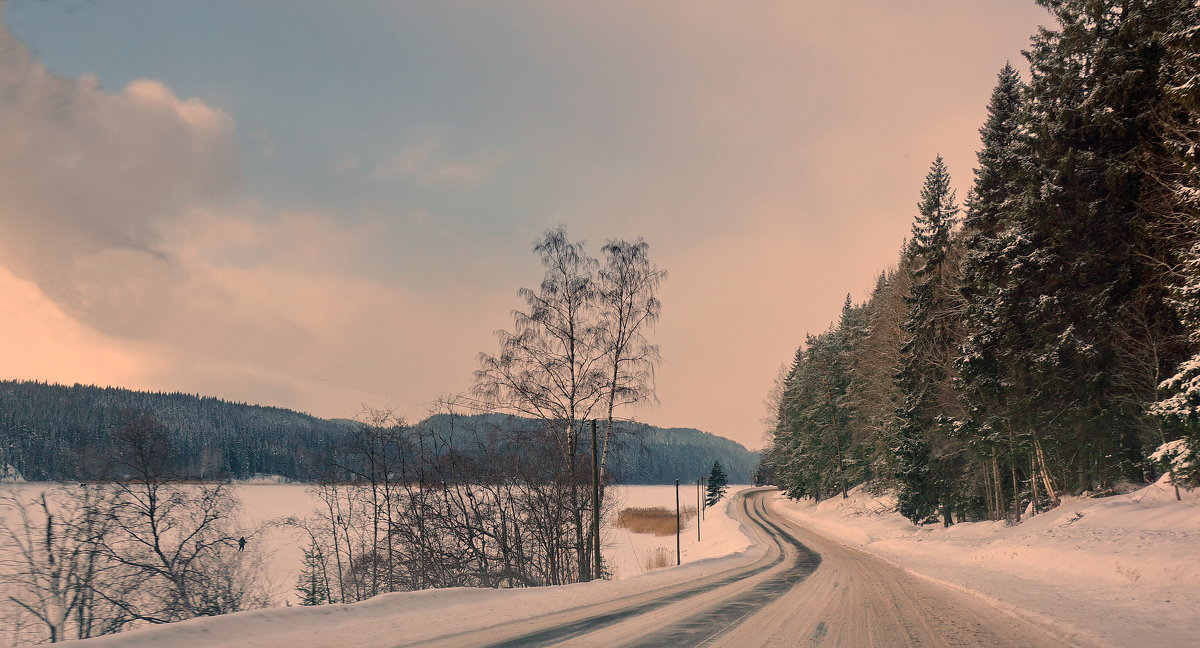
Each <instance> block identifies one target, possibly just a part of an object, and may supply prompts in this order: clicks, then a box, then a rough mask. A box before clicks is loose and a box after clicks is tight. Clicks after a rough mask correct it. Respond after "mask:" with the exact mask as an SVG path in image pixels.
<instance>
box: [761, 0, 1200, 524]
mask: <svg viewBox="0 0 1200 648" xmlns="http://www.w3.org/2000/svg"><path fill="white" fill-rule="evenodd" d="M1038 4H1039V5H1041V6H1043V7H1044V8H1046V9H1047V10H1048V11H1049V12H1050V14H1051V16H1052V19H1053V20H1052V21H1049V24H1050V26H1049V27H1043V28H1041V29H1040V30H1039V31H1038V33H1037V34H1035V35H1034V36H1033V37H1032V40H1031V42H1030V45H1029V48H1028V50H1026V51H1025V52H1023V54H1024V56H1025V58H1026V59H1027V61H1028V64H1029V74H1028V78H1027V79H1024V78H1022V74H1020V73H1019V72H1018V71H1017V70H1016V69H1014V67H1012V66H1011V65H1005V67H1004V68H1003V69H1002V70H1001V71H1000V73H999V75H998V80H997V83H996V86H995V89H994V91H993V93H992V96H991V100H990V102H989V104H988V108H987V110H988V112H987V118H986V121H985V122H984V124H983V126H982V127H981V128H980V134H981V135H982V145H981V148H980V149H979V151H978V153H977V158H978V163H977V166H976V168H975V169H974V178H973V182H972V183H971V185H970V190H969V191H968V192H967V195H966V196H965V197H959V196H956V194H955V192H954V191H953V190H952V188H951V172H952V171H954V172H955V173H962V171H959V170H951V169H948V168H947V167H946V165H945V164H944V163H943V161H942V159H941V158H940V157H938V158H937V159H935V160H934V162H933V164H932V166H931V168H930V171H929V173H928V175H927V177H926V179H925V183H924V186H923V187H921V188H920V191H919V203H918V204H917V208H916V214H915V220H914V222H913V226H912V234H911V236H910V238H909V239H908V240H907V241H906V242H905V243H904V244H903V245H902V246H901V250H900V254H899V259H898V260H897V261H896V262H895V264H894V265H893V266H892V267H890V268H889V269H887V270H886V271H884V272H883V273H882V274H880V275H879V277H878V280H877V282H876V284H875V287H874V289H873V290H872V292H871V293H870V295H869V297H868V298H867V299H866V300H865V301H864V302H862V303H854V302H853V301H852V300H851V299H850V297H849V296H847V299H846V302H845V305H844V307H843V309H842V312H841V315H840V318H839V319H838V320H837V321H836V322H834V324H833V325H832V326H831V327H830V328H829V329H828V330H826V331H824V332H821V333H818V334H813V335H808V336H807V338H806V339H805V340H804V343H803V345H802V346H801V347H800V349H799V350H798V351H797V352H796V354H795V357H794V359H793V360H792V363H791V365H790V367H789V368H788V369H787V371H786V375H784V376H782V377H781V384H780V385H778V389H777V393H776V394H775V395H774V396H773V397H772V398H773V403H772V406H773V408H774V411H775V412H777V415H778V418H777V421H775V423H774V427H773V430H772V435H773V436H772V441H771V444H770V447H769V449H768V451H767V456H766V459H765V462H764V471H765V473H766V474H767V476H768V478H769V479H770V480H772V481H773V482H774V483H776V484H778V485H779V486H780V487H782V488H783V489H784V490H786V492H787V493H788V494H789V495H790V496H792V497H813V498H826V497H830V496H834V495H844V494H845V493H846V491H847V490H848V489H849V488H851V487H853V486H855V485H858V484H863V483H867V484H870V485H871V486H873V487H876V488H880V489H883V488H888V489H891V490H892V491H893V492H894V493H895V494H896V508H897V510H898V511H899V512H900V513H902V514H903V515H904V516H906V517H907V518H908V519H910V520H912V521H913V522H915V523H925V522H930V521H934V520H939V519H940V520H941V521H942V522H943V523H945V524H947V525H948V524H951V523H953V522H954V521H956V520H975V519H1009V520H1012V521H1018V520H1020V519H1021V517H1022V515H1024V514H1026V513H1027V512H1030V511H1032V512H1037V511H1039V510H1043V509H1045V508H1047V507H1050V506H1053V505H1055V504H1056V503H1057V502H1058V500H1059V498H1060V497H1061V496H1063V495H1064V494H1081V493H1092V494H1103V493H1105V492H1112V490H1113V489H1114V488H1117V487H1118V486H1119V485H1120V484H1122V483H1128V482H1134V483H1142V482H1146V481H1150V480H1153V479H1155V478H1157V477H1159V476H1161V475H1162V474H1163V473H1165V472H1168V471H1170V472H1172V473H1173V474H1172V477H1173V481H1174V482H1175V483H1177V484H1193V485H1194V484H1196V483H1197V481H1198V480H1200V462H1197V461H1195V460H1193V459H1191V458H1192V457H1197V456H1200V454H1197V453H1200V428H1198V427H1197V426H1198V424H1200V8H1198V7H1197V5H1196V3H1195V2H1194V1H1193V0H1156V1H1140V2H1097V1H1095V0H1038ZM916 189H917V188H916V187H914V194H917V191H916ZM960 198H961V199H960ZM1160 448H1161V450H1160Z"/></svg>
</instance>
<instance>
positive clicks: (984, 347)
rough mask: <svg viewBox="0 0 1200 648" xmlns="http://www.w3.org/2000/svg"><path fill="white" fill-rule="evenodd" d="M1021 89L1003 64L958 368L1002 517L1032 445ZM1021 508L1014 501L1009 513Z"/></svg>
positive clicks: (968, 433)
mask: <svg viewBox="0 0 1200 648" xmlns="http://www.w3.org/2000/svg"><path fill="white" fill-rule="evenodd" d="M1023 92H1024V86H1023V84H1022V83H1021V79H1020V75H1019V74H1018V73H1017V71H1016V70H1015V69H1013V67H1012V66H1011V65H1008V64H1005V66H1004V68H1003V69H1002V70H1001V71H1000V74H999V76H998V81H997V83H996V87H995V89H994V90H993V91H992V97H991V101H990V102H989V104H988V116H987V120H986V121H985V122H984V125H983V127H982V128H980V129H979V133H980V136H981V140H982V148H981V149H980V150H979V152H978V153H977V159H978V162H979V166H977V167H976V168H975V182H974V186H973V187H972V189H971V193H970V196H969V198H968V201H967V213H966V217H965V218H964V220H963V240H964V245H965V248H966V250H965V254H964V257H963V266H962V285H961V293H962V297H963V301H964V306H965V310H964V318H963V319H964V322H963V327H964V343H963V350H962V354H961V357H960V360H959V368H960V386H961V391H962V396H963V406H964V409H965V419H964V425H963V426H962V428H961V431H960V435H962V436H964V437H965V440H966V442H967V443H968V445H969V446H970V447H971V448H972V449H973V451H974V452H973V454H974V456H975V458H976V460H977V462H978V464H979V465H978V467H977V470H976V471H975V472H976V474H977V481H978V482H979V483H982V485H983V490H984V493H985V499H986V506H987V510H988V515H989V517H991V518H992V519H998V518H1000V517H1002V516H1003V515H1004V514H1005V512H1006V509H1008V502H1009V501H1010V500H1014V499H1015V498H1016V497H1017V492H1016V491H1017V489H1016V488H1015V487H1014V486H1013V484H1015V483H1017V482H1018V480H1017V479H1016V477H1015V475H1016V470H1017V469H1018V467H1021V466H1025V465H1027V457H1028V455H1027V454H1023V453H1021V452H1020V451H1019V450H1018V448H1020V447H1023V446H1024V445H1026V444H1025V443H1024V432H1025V429H1026V428H1025V426H1023V425H1021V423H1020V421H1021V420H1022V413H1023V412H1024V411H1025V410H1026V407H1025V405H1024V397H1025V394H1024V390H1023V389H1022V388H1021V385H1022V384H1023V383H1024V379H1023V373H1024V371H1025V362H1024V360H1023V359H1022V358H1021V357H1020V354H1021V349H1023V348H1024V344H1023V340H1022V338H1023V327H1022V325H1021V321H1022V318H1023V315H1024V314H1023V313H1022V312H1020V311H1014V310H1013V309H1014V306H1015V304H1014V302H1013V299H1012V298H1013V297H1014V296H1015V295H1018V294H1019V293H1020V292H1021V291H1022V290H1023V289H1024V288H1023V286H1022V285H1021V284H1020V282H1018V281H1015V280H1014V275H1013V272H1012V268H1013V267H1014V264H1015V260H1016V259H1015V257H1018V256H1020V255H1021V254H1023V253H1027V250H1026V249H1025V246H1026V238H1025V237H1023V236H1022V231H1021V224H1020V221H1019V219H1018V218H1017V215H1018V212H1019V204H1020V203H1019V200H1018V199H1019V197H1020V195H1021V191H1022V189H1023V185H1022V183H1023V182H1026V181H1027V176H1028V169H1029V157H1028V142H1027V137H1026V129H1025V112H1024V99H1023V96H1022V94H1023ZM1010 476H1011V477H1012V479H1009V477H1010ZM1017 511H1019V505H1017V504H1016V503H1015V502H1014V505H1013V506H1012V508H1011V510H1010V511H1009V514H1014V513H1016V512H1017ZM1018 514H1019V513H1018Z"/></svg>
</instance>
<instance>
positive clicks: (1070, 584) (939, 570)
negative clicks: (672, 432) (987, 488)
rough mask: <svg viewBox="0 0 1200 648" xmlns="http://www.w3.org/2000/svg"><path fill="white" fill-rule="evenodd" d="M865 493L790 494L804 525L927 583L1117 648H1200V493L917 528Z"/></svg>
mask: <svg viewBox="0 0 1200 648" xmlns="http://www.w3.org/2000/svg"><path fill="white" fill-rule="evenodd" d="M893 504H894V499H893V498H891V497H890V496H880V497H876V496H872V495H871V494H869V493H867V492H866V490H865V489H863V488H862V487H859V488H856V489H854V490H853V491H851V493H850V498H849V499H842V498H840V497H835V498H832V499H829V500H825V501H824V502H821V503H819V504H814V503H812V502H811V501H804V502H795V501H791V500H788V499H786V498H783V497H782V496H779V498H778V500H777V506H778V508H779V509H780V510H782V511H784V512H785V513H787V514H789V515H790V516H792V517H793V518H795V519H796V520H797V521H799V522H801V523H802V524H804V525H806V526H809V527H810V528H813V529H814V530H816V531H818V532H820V533H822V534H824V535H827V536H829V537H832V538H835V539H838V540H840V541H842V542H843V543H845V544H850V545H856V546H859V547H861V548H863V549H866V550H867V551H870V552H872V553H874V554H877V555H879V556H881V557H883V558H886V559H888V560H891V561H892V562H895V563H897V564H899V565H901V566H902V567H905V568H907V569H909V570H910V571H912V572H915V573H917V574H919V575H922V576H926V577H930V578H933V579H934V580H939V581H943V582H946V583H949V584H952V585H955V586H957V587H959V588H961V589H966V590H969V591H971V592H975V593H978V594H982V595H984V596H985V597H987V598H991V599H993V600H995V601H998V602H1000V603H1002V604H1006V605H1008V606H1012V607H1015V608H1017V609H1020V610H1025V611H1028V612H1031V613H1033V614H1034V615H1035V616H1039V617H1044V618H1047V619H1050V620H1051V621H1054V622H1056V623H1062V624H1065V625H1070V626H1073V627H1075V628H1078V629H1087V630H1090V631H1091V632H1092V633H1094V634H1097V635H1099V636H1100V637H1102V638H1103V639H1104V640H1106V641H1108V642H1110V643H1112V644H1113V645H1117V646H1146V645H1156V644H1157V645H1169V646H1200V560H1197V553H1198V551H1200V493H1195V492H1191V493H1189V492H1186V491H1185V492H1184V499H1183V501H1175V495H1174V491H1173V489H1172V488H1171V485H1170V484H1169V483H1166V482H1165V480H1160V481H1159V482H1158V483H1155V484H1152V485H1150V486H1147V487H1145V488H1143V489H1140V490H1138V491H1135V492H1133V493H1129V494H1126V495H1117V496H1113V497H1106V498H1098V499H1090V498H1079V497H1075V498H1067V499H1065V500H1064V502H1063V504H1062V505H1061V506H1059V507H1057V508H1055V509H1053V510H1051V511H1047V512H1045V513H1041V514H1039V515H1036V516H1033V517H1031V518H1026V519H1025V520H1024V521H1023V522H1022V523H1021V524H1019V525H1016V526H1006V525H1005V523H1004V522H964V523H959V524H955V525H954V526H952V527H950V528H943V527H941V526H940V525H937V526H932V525H931V526H925V527H917V526H914V525H913V524H912V523H910V522H909V521H908V520H906V519H905V518H903V517H902V516H900V515H899V514H898V513H895V512H894V511H893Z"/></svg>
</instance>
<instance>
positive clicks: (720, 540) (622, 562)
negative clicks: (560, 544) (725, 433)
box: [235, 483, 750, 605]
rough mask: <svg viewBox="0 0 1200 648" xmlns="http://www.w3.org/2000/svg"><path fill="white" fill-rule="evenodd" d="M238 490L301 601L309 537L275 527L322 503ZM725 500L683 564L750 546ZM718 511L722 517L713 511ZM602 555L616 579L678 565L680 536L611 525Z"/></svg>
mask: <svg viewBox="0 0 1200 648" xmlns="http://www.w3.org/2000/svg"><path fill="white" fill-rule="evenodd" d="M235 488H236V493H237V496H238V498H239V499H240V500H241V501H242V520H243V522H244V523H245V524H246V525H247V526H249V527H254V526H258V525H265V527H266V528H264V530H263V532H262V536H261V537H260V538H259V539H258V540H257V541H256V542H254V543H253V545H252V546H250V547H248V550H254V551H257V552H258V553H259V555H260V556H261V557H262V558H263V560H264V562H265V564H266V573H267V580H268V583H269V586H270V589H271V592H272V594H273V595H274V596H275V597H276V598H277V599H278V600H280V604H281V605H282V604H284V603H291V604H293V605H294V604H296V603H297V602H298V599H297V597H296V593H295V591H294V588H295V584H296V578H297V577H298V576H299V575H300V568H301V563H302V561H303V558H304V553H303V547H304V546H306V544H305V543H306V542H307V540H305V539H304V538H303V537H302V535H303V532H302V531H300V530H299V529H295V528H292V527H285V526H280V525H271V524H270V522H271V521H272V520H276V519H278V518H281V517H287V516H296V517H304V516H306V515H310V514H311V513H312V511H313V509H314V508H315V506H316V504H317V501H316V499H315V498H314V497H313V496H312V494H311V493H310V492H309V491H308V487H307V486H305V485H303V484H274V483H239V484H237V485H236V487H235ZM743 488H747V487H746V486H732V487H730V489H729V495H728V496H727V498H726V500H725V501H726V502H728V501H729V498H730V497H732V495H733V493H735V492H737V491H739V490H741V489H743ZM695 489H696V487H695V485H694V484H693V485H691V486H680V491H679V492H680V495H679V498H680V504H681V505H682V506H692V507H695V506H696V490H695ZM608 494H609V496H610V497H615V499H616V502H617V508H618V509H619V508H625V507H634V506H636V507H654V506H661V507H665V508H669V509H672V510H673V509H674V508H675V486H673V485H671V486H611V487H609V490H608ZM723 507H724V504H721V505H720V506H719V507H718V508H717V509H710V510H709V511H707V513H706V515H705V519H704V520H703V521H702V522H701V527H700V533H701V541H700V542H697V541H696V527H695V524H696V521H695V520H694V519H693V520H692V521H690V522H688V523H687V525H686V526H685V527H684V529H683V533H682V534H681V536H680V541H681V542H680V545H681V548H682V554H683V562H684V563H685V564H686V563H689V562H693V561H696V560H702V559H705V558H713V557H716V556H724V555H727V554H731V553H735V552H738V551H742V550H744V549H746V548H747V547H749V546H750V539H749V538H748V537H747V536H746V535H745V534H744V533H741V532H740V531H739V526H740V525H739V524H738V522H737V521H735V520H734V519H733V518H731V517H729V516H728V515H727V514H725V512H724V508H723ZM714 511H715V512H717V513H718V514H717V515H714V514H713V513H714ZM601 542H602V543H603V545H602V549H601V551H602V553H603V555H604V559H605V561H606V565H607V567H608V568H609V569H610V570H612V574H613V578H614V579H616V580H620V579H625V578H630V577H633V576H637V575H639V574H642V573H645V572H646V571H647V569H646V559H647V558H648V557H649V556H650V555H651V554H652V553H653V552H654V551H655V550H659V549H662V550H666V551H668V552H669V554H670V564H671V566H674V564H675V536H674V535H670V536H662V537H659V536H654V535H652V534H645V533H630V532H629V531H628V530H626V529H622V528H613V527H607V528H606V529H605V533H604V535H603V536H602V538H601Z"/></svg>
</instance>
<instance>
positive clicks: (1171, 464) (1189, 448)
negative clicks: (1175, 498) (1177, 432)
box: [1150, 439, 1200, 487]
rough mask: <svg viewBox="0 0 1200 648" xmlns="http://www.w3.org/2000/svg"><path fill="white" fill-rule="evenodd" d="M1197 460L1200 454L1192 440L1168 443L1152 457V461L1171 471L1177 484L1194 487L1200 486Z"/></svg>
mask: <svg viewBox="0 0 1200 648" xmlns="http://www.w3.org/2000/svg"><path fill="white" fill-rule="evenodd" d="M1197 458H1200V452H1197V448H1196V447H1195V442H1194V441H1193V440H1190V439H1176V440H1174V441H1168V442H1166V443H1164V444H1162V445H1160V446H1158V449H1157V450H1155V451H1154V454H1152V455H1150V459H1151V460H1153V461H1156V462H1158V463H1159V464H1161V465H1162V466H1163V468H1164V469H1168V470H1171V472H1172V475H1173V476H1174V479H1175V482H1176V483H1177V484H1179V485H1181V486H1182V485H1187V486H1192V487H1195V486H1197V485H1200V461H1197Z"/></svg>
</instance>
